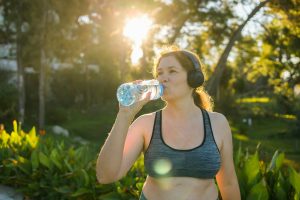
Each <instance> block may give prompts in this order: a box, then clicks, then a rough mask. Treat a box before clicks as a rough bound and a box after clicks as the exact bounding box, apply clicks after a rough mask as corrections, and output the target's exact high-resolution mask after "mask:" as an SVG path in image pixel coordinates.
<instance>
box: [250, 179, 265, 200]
mask: <svg viewBox="0 0 300 200" xmlns="http://www.w3.org/2000/svg"><path fill="white" fill-rule="evenodd" d="M268 199H269V194H268V190H267V187H266V182H265V181H264V179H262V180H261V181H260V182H259V183H258V184H256V185H254V186H253V187H252V188H251V190H250V193H249V195H248V196H247V200H268Z"/></svg>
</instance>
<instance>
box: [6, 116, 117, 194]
mask: <svg viewBox="0 0 300 200" xmlns="http://www.w3.org/2000/svg"><path fill="white" fill-rule="evenodd" d="M95 155H96V152H95V151H94V150H92V149H91V148H90V147H89V146H77V145H75V144H68V143H67V142H65V141H64V140H62V139H60V140H57V138H54V137H51V136H46V135H45V136H42V137H41V136H37V135H36V131H35V128H34V127H33V128H32V129H31V131H30V132H29V133H25V132H24V131H22V130H21V127H20V126H17V122H14V130H13V131H12V133H11V134H8V133H7V132H6V131H5V130H1V131H0V182H1V184H5V185H11V186H14V187H16V188H18V190H20V191H21V192H22V193H23V194H24V195H25V196H27V197H28V198H30V199H78V198H80V199H98V197H101V195H104V194H106V193H108V192H111V191H114V188H113V185H100V184H97V181H96V175H95ZM100 199H101V198H100Z"/></svg>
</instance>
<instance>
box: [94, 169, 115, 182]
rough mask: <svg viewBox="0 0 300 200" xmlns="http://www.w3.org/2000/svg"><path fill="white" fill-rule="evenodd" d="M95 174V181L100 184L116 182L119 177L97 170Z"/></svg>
mask: <svg viewBox="0 0 300 200" xmlns="http://www.w3.org/2000/svg"><path fill="white" fill-rule="evenodd" d="M96 176H97V181H98V182H99V183H101V184H110V183H114V182H117V181H118V180H120V179H121V178H120V177H118V176H112V175H109V174H107V173H104V172H99V171H97V172H96Z"/></svg>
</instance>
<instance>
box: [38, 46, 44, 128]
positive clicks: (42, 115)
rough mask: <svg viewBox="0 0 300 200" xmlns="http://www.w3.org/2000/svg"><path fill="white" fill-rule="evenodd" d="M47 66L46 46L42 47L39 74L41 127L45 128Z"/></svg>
mask: <svg viewBox="0 0 300 200" xmlns="http://www.w3.org/2000/svg"><path fill="white" fill-rule="evenodd" d="M45 68H46V53H45V49H44V47H42V48H41V65H40V74H39V75H40V76H39V129H40V130H44V128H45V71H46V70H45Z"/></svg>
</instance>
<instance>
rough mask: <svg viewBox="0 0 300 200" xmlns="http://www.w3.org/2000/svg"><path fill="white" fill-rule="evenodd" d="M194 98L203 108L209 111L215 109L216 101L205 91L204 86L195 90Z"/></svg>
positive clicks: (197, 104)
mask: <svg viewBox="0 0 300 200" xmlns="http://www.w3.org/2000/svg"><path fill="white" fill-rule="evenodd" d="M192 95H193V99H194V102H195V104H196V106H198V107H200V108H203V109H205V110H207V111H213V107H214V102H213V99H212V97H211V96H210V95H209V94H208V93H207V92H206V91H205V89H204V88H203V86H201V87H198V88H195V89H194V90H193V93H192Z"/></svg>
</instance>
